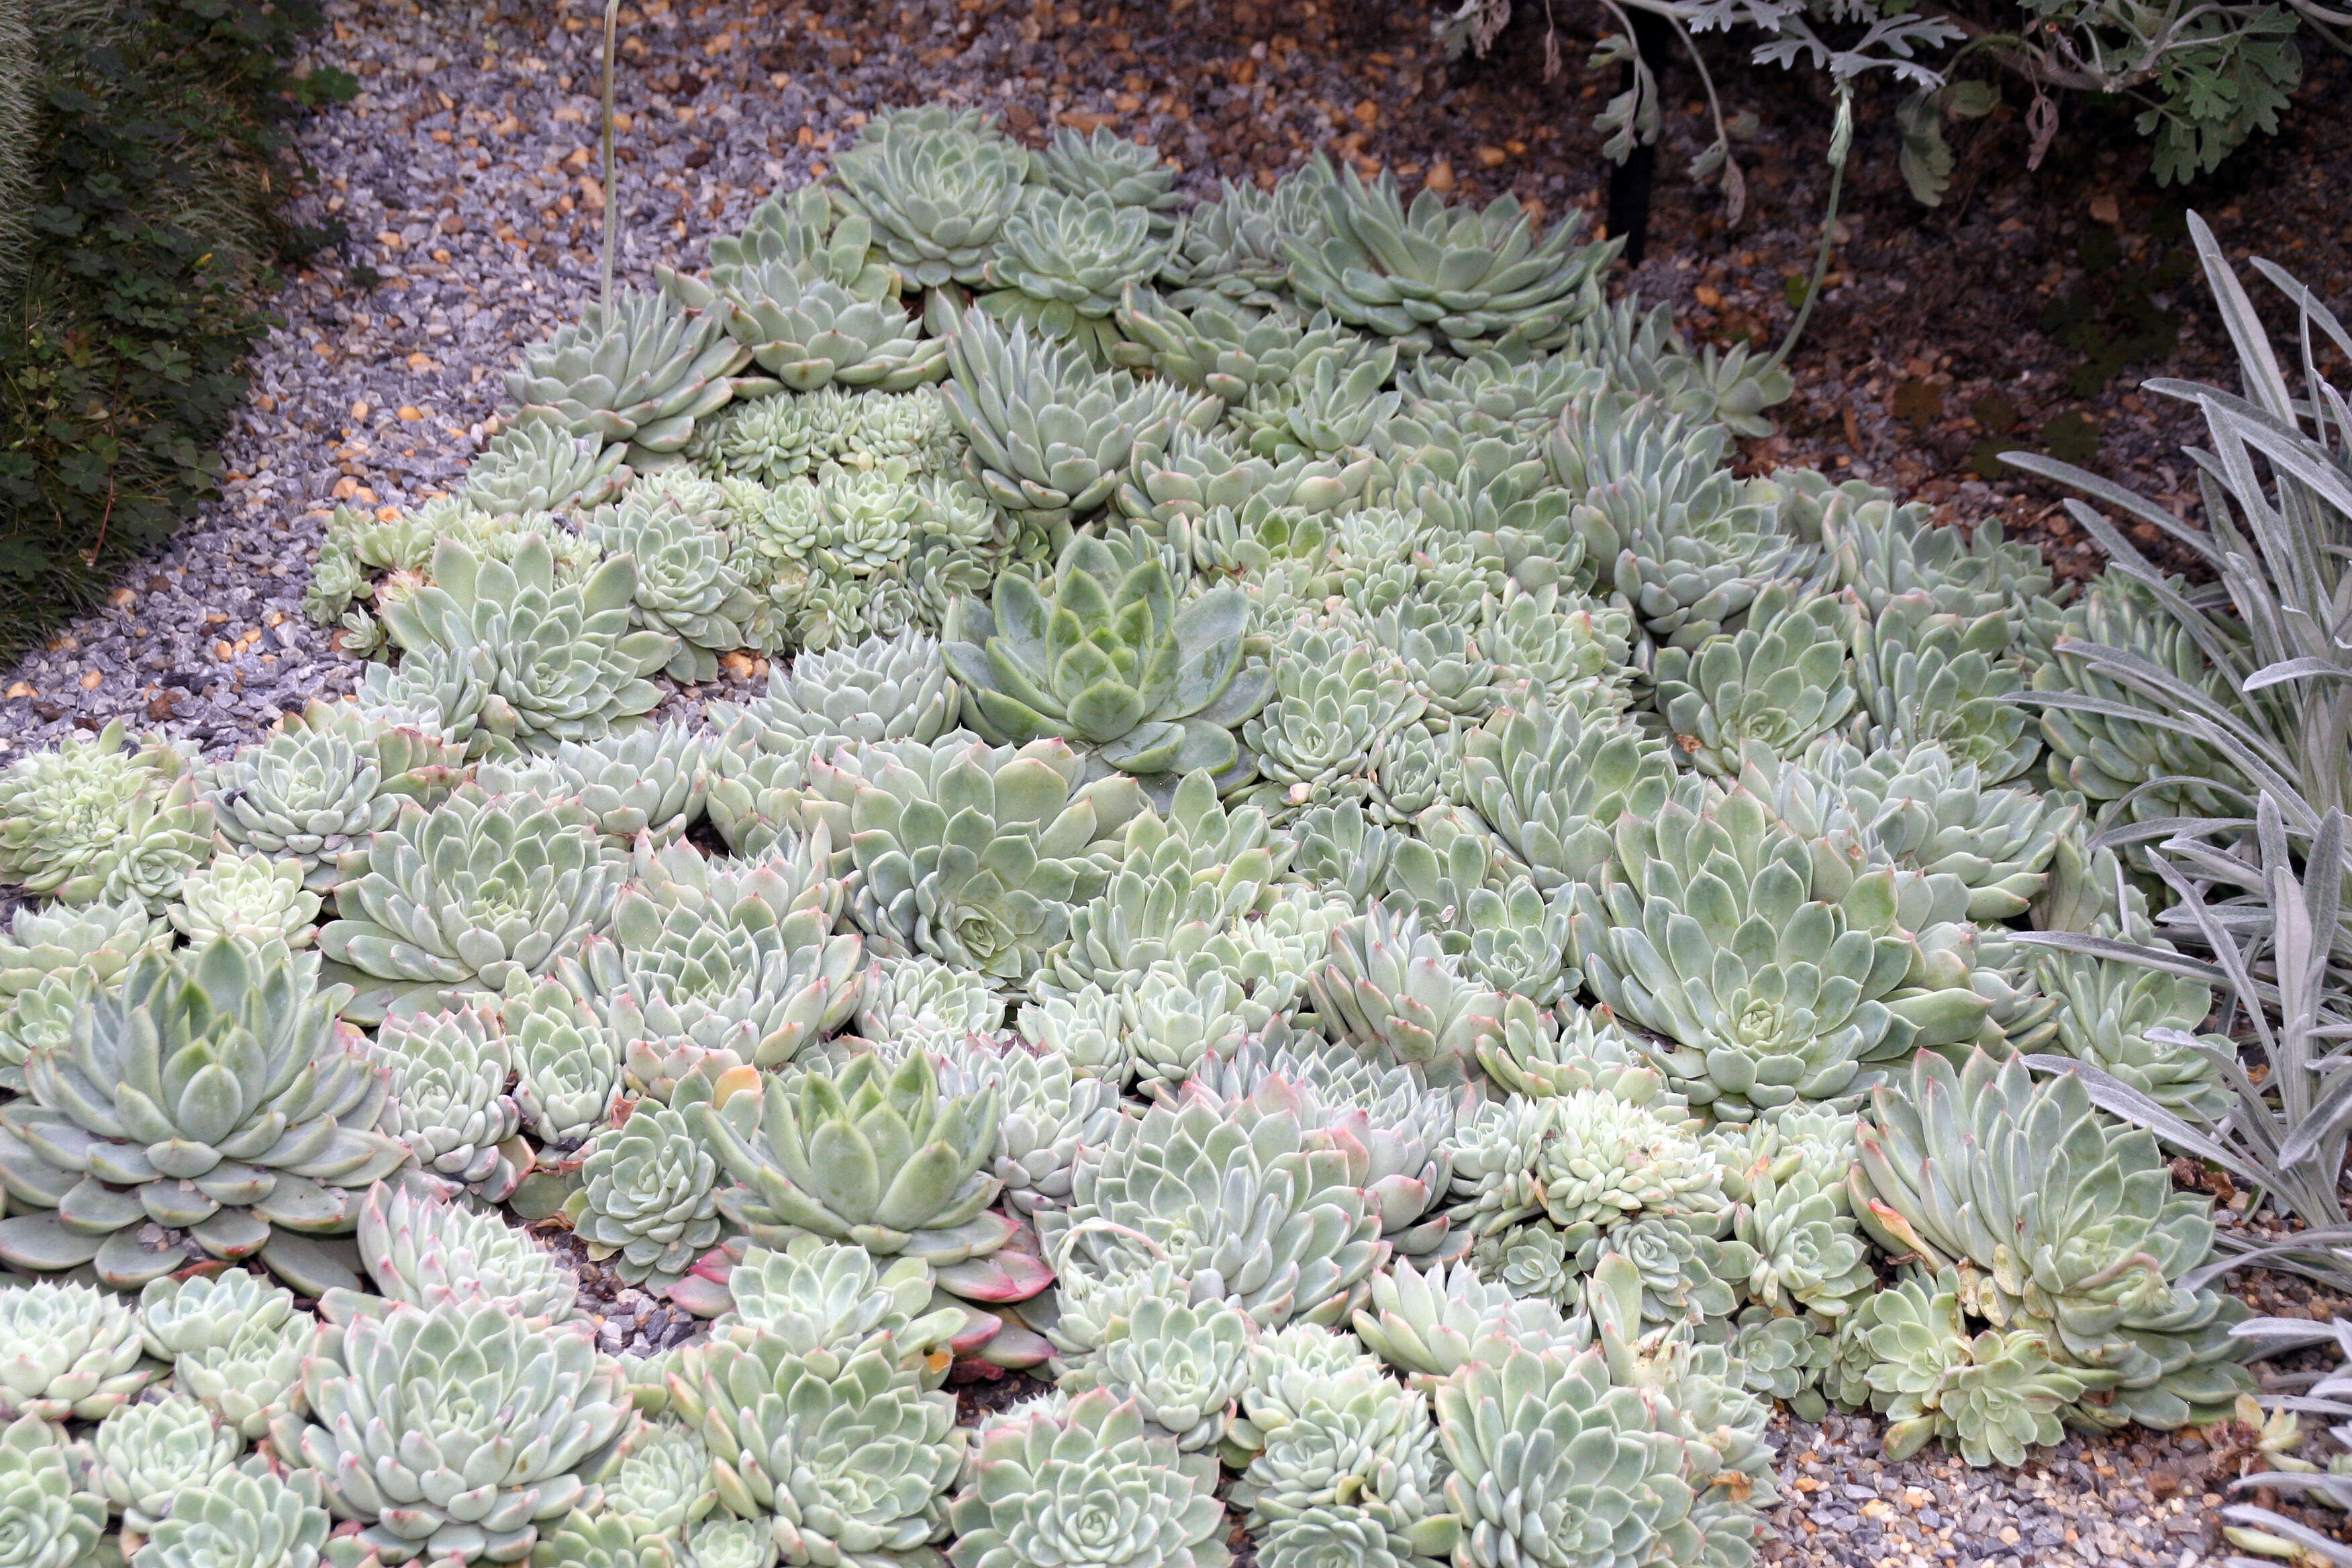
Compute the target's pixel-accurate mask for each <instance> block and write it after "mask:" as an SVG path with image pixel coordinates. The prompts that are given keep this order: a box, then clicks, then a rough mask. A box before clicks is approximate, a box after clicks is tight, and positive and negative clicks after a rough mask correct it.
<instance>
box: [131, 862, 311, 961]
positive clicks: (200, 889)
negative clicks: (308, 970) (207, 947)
mask: <svg viewBox="0 0 2352 1568" xmlns="http://www.w3.org/2000/svg"><path fill="white" fill-rule="evenodd" d="M319 903H320V900H319V895H318V894H316V893H314V892H311V891H310V890H309V889H306V888H305V887H304V886H303V885H302V866H301V863H300V862H299V861H296V860H273V859H271V858H268V856H265V855H236V854H226V855H222V856H219V857H218V858H215V859H214V860H213V861H212V863H211V864H209V865H206V866H203V867H200V868H197V869H195V870H194V871H191V872H189V873H188V874H187V876H186V877H184V878H183V879H181V882H180V896H179V898H178V900H176V901H175V902H173V905H172V907H171V908H170V909H169V910H165V911H164V912H165V913H166V914H167V915H169V916H170V917H171V921H172V923H173V925H175V926H177V927H178V928H179V929H180V934H181V935H183V936H184V937H186V938H187V939H188V940H189V941H190V942H194V943H196V944H197V945H199V946H201V945H203V944H204V943H205V942H211V941H214V940H215V939H216V938H219V937H224V936H236V937H242V938H244V939H245V940H246V941H247V942H271V941H282V942H285V943H286V944H287V945H288V946H289V947H308V946H309V945H310V937H311V924H310V922H311V921H315V920H317V919H318V918H319Z"/></svg>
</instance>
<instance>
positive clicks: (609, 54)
mask: <svg viewBox="0 0 2352 1568" xmlns="http://www.w3.org/2000/svg"><path fill="white" fill-rule="evenodd" d="M620 25H621V0H604V281H603V284H602V289H601V292H600V294H599V296H598V297H599V298H601V299H602V300H604V309H606V310H611V309H612V308H613V249H614V236H615V235H616V233H617V232H618V230H619V227H620V218H621V195H620V192H618V191H617V190H615V189H614V184H613V57H614V53H615V52H616V51H615V50H614V47H613V42H614V36H615V34H616V33H617V32H618V30H619V28H620Z"/></svg>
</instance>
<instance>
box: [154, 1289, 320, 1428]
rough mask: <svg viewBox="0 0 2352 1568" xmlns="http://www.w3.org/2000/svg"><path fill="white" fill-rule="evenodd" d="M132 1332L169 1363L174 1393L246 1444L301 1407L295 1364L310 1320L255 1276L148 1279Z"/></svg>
mask: <svg viewBox="0 0 2352 1568" xmlns="http://www.w3.org/2000/svg"><path fill="white" fill-rule="evenodd" d="M139 1327H140V1333H141V1336H142V1339H143V1340H144V1341H145V1342H146V1345H147V1351H148V1353H149V1354H151V1355H153V1356H155V1357H157V1358H159V1359H161V1360H164V1361H168V1362H170V1363H172V1378H173V1384H175V1385H176V1386H177V1387H178V1388H179V1390H180V1391H181V1392H182V1393H184V1394H193V1395H194V1396H195V1397H196V1398H197V1399H198V1400H200V1401H202V1402H203V1404H204V1405H205V1407H206V1408H207V1409H209V1410H211V1411H212V1412H213V1413H214V1414H215V1415H218V1416H219V1417H220V1418H221V1420H222V1421H223V1422H224V1423H225V1424H226V1425H227V1426H233V1427H235V1428H236V1430H237V1431H238V1432H239V1433H240V1434H241V1435H243V1436H245V1437H247V1438H248V1439H255V1438H259V1437H262V1436H266V1435H267V1434H268V1430H269V1423H270V1422H271V1421H272V1420H274V1419H275V1418H276V1417H277V1416H278V1415H280V1414H282V1413H284V1412H286V1411H289V1410H290V1411H293V1412H294V1413H295V1414H297V1415H299V1414H300V1413H301V1412H302V1410H303V1409H304V1408H305V1405H304V1403H303V1394H302V1383H301V1378H302V1358H303V1357H304V1356H305V1355H307V1354H309V1353H310V1344H311V1338H312V1335H313V1332H314V1331H315V1330H316V1329H317V1327H318V1320H317V1319H315V1318H313V1317H312V1316H311V1315H310V1313H308V1312H303V1311H298V1310H295V1307H294V1293H293V1292H292V1291H291V1290H289V1289H285V1288H284V1287H283V1286H278V1285H272V1284H270V1283H269V1282H268V1279H267V1278H266V1277H264V1276H262V1275H259V1274H255V1273H250V1272H248V1271H247V1270H245V1269H240V1268H230V1269H225V1270H223V1271H222V1272H221V1273H219V1274H216V1275H204V1274H190V1275H187V1276H185V1277H181V1276H176V1275H165V1276H164V1277H163V1279H153V1280H150V1281H149V1282H148V1284H147V1286H146V1288H145V1289H142V1290H141V1291H140V1293H139Z"/></svg>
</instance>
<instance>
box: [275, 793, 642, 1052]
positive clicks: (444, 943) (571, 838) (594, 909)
mask: <svg viewBox="0 0 2352 1568" xmlns="http://www.w3.org/2000/svg"><path fill="white" fill-rule="evenodd" d="M628 867H629V860H628V857H627V856H625V855H624V854H623V853H622V852H621V851H620V850H619V849H617V848H615V847H613V845H612V844H611V843H610V842H609V841H608V840H607V839H606V838H605V837H604V835H603V834H602V833H600V832H599V831H598V830H597V827H596V824H595V819H594V818H593V817H592V816H590V815H589V814H588V813H587V811H586V810H584V809H583V808H582V807H581V806H580V805H577V804H576V803H573V802H570V801H554V802H550V801H546V800H542V799H541V798H540V797H538V796H536V795H504V796H500V795H488V794H485V793H484V792H483V791H481V790H480V789H478V788H477V787H475V786H472V785H467V786H465V787H463V788H461V789H459V790H458V791H457V793H456V794H454V795H451V796H450V797H449V798H448V799H447V800H446V801H444V802H442V803H441V804H440V805H437V806H436V807H434V808H433V809H432V810H431V811H426V810H425V809H424V808H422V807H420V806H418V805H416V804H415V802H413V801H411V802H403V803H402V805H401V809H400V813H399V815H398V816H396V817H395V818H394V820H393V822H392V824H391V825H390V826H387V827H385V828H384V829H383V830H382V831H380V832H378V833H375V834H373V835H372V836H371V837H369V839H368V841H367V844H366V846H365V847H363V848H360V849H355V850H352V851H349V852H348V853H346V855H345V856H344V858H343V859H342V861H341V865H340V867H339V868H338V872H337V875H338V878H339V881H338V883H337V890H336V895H335V908H336V910H337V912H338V915H339V918H338V919H336V920H333V921H329V922H328V923H327V925H326V927H325V928H324V929H323V930H321V931H320V933H319V948H320V952H323V953H325V954H326V955H327V956H328V957H329V958H331V959H332V960H333V961H334V962H335V963H337V964H338V965H339V966H341V970H340V972H341V973H349V974H350V975H351V976H352V978H353V979H356V980H361V981H364V982H366V983H367V985H366V989H365V990H364V991H362V993H360V994H359V995H358V997H357V998H355V1000H354V1001H353V1002H352V1003H351V1004H350V1005H348V1006H347V1008H346V1012H347V1015H348V1016H352V1017H354V1018H357V1019H361V1020H362V1021H370V1022H372V1021H374V1020H377V1019H381V1018H382V1017H383V1016H384V1014H385V1013H386V1012H388V1011H389V1010H390V1009H391V1008H392V1007H393V1006H394V1005H403V1004H413V1003H420V1002H421V1003H424V1004H425V1005H433V1004H434V1003H435V1002H436V1000H437V999H443V998H448V997H452V996H456V995H460V994H467V993H477V992H499V993H502V992H504V991H505V990H506V988H507V987H508V986H509V984H514V983H515V982H516V981H518V980H524V979H529V978H531V977H533V976H536V975H540V974H544V973H548V972H549V971H550V970H551V969H552V967H553V966H554V964H555V962H556V960H557V959H558V958H559V957H562V956H563V955H564V954H565V953H567V952H570V951H571V950H572V949H573V948H575V947H576V946H577V945H578V944H579V943H580V942H581V941H582V940H583V939H584V938H586V937H587V936H589V935H590V934H591V933H593V932H594V931H600V930H602V929H603V927H604V923H605V921H607V920H608V919H609V918H610V916H611V913H612V907H613V900H614V894H615V893H616V892H617V890H618V889H619V888H620V886H621V883H622V881H623V880H624V879H625V878H626V876H627V875H628Z"/></svg>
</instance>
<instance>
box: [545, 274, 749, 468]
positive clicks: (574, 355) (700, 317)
mask: <svg viewBox="0 0 2352 1568" xmlns="http://www.w3.org/2000/svg"><path fill="white" fill-rule="evenodd" d="M748 363H751V351H750V350H749V349H746V348H744V347H743V346H742V345H741V344H740V343H738V342H735V341H734V340H733V339H732V338H730V337H729V336H728V335H727V332H726V325H725V322H724V321H721V320H720V319H719V318H718V317H716V316H712V315H709V314H698V313H696V312H694V311H691V310H687V309H686V308H685V307H684V306H682V305H681V304H679V303H678V301H677V300H674V299H672V298H671V297H670V296H668V295H667V294H664V293H660V292H654V293H646V292H644V291H642V290H639V289H624V290H622V292H621V294H620V295H619V297H618V298H617V299H615V300H614V301H613V302H612V303H611V304H610V305H609V306H607V305H606V304H604V303H603V302H602V301H598V300H591V301H589V303H588V304H587V305H586V306H585V307H584V308H583V310H582V311H581V316H580V320H579V321H574V322H571V323H568V324H566V325H564V326H562V327H559V328H557V329H556V331H555V335H554V336H553V337H551V338H550V339H548V341H547V342H543V343H541V344H539V345H538V346H536V347H534V348H532V349H530V350H529V351H527V352H526V353H525V354H524V355H523V363H522V365H521V368H520V369H517V370H511V371H509V372H508V373H507V378H506V380H507V393H508V395H509V396H511V397H512V398H513V399H514V400H515V401H516V402H517V403H519V404H520V405H522V409H523V416H524V417H525V418H526V419H539V420H543V421H545V422H546V423H548V424H551V425H553V426H556V427H558V428H559V429H562V430H564V431H567V432H569V433H570V434H572V435H574V436H593V437H597V438H598V439H599V440H602V441H604V442H607V443H620V442H626V443H627V444H628V461H629V462H630V463H632V464H633V465H634V466H635V467H636V468H640V469H642V468H648V467H651V466H654V465H656V464H658V463H659V462H660V461H661V460H662V459H663V458H665V457H667V455H668V454H670V453H673V452H676V451H677V450H678V449H679V448H680V447H684V446H685V445H686V444H687V442H688V440H689V439H690V438H691V437H693V435H694V422H695V421H696V420H697V419H699V418H701V417H703V416H706V415H709V414H715V413H717V412H718V411H719V409H720V408H722V407H724V406H725V405H727V403H728V402H729V401H730V399H732V398H733V397H734V396H735V395H736V390H737V388H736V381H735V377H736V376H737V374H738V373H740V371H741V370H742V369H743V367H744V366H745V365H747V364H748ZM769 385H771V386H772V385H773V383H769Z"/></svg>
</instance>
